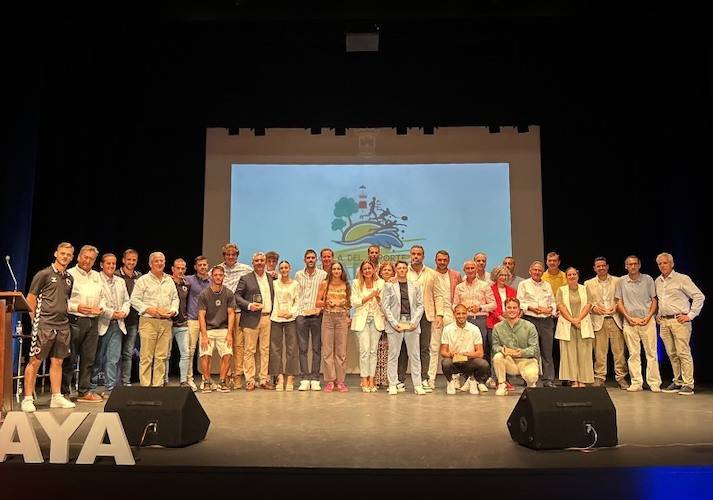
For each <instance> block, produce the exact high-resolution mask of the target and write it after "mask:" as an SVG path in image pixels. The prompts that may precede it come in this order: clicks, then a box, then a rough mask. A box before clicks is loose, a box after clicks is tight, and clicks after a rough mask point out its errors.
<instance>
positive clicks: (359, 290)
mask: <svg viewBox="0 0 713 500" xmlns="http://www.w3.org/2000/svg"><path fill="white" fill-rule="evenodd" d="M383 288H384V280H382V279H381V278H379V277H378V276H377V275H376V269H374V265H373V264H372V263H371V262H370V261H368V260H365V261H364V262H362V263H361V265H360V266H359V270H358V271H357V274H356V278H355V279H354V281H352V294H351V296H352V306H354V315H353V316H352V326H351V328H352V330H353V331H354V332H355V333H356V335H357V338H358V339H359V372H360V374H361V390H362V392H376V390H377V389H376V384H375V382H374V375H375V374H376V350H377V348H378V347H379V339H380V338H381V332H382V331H384V313H383V312H382V310H381V291H382V290H383Z"/></svg>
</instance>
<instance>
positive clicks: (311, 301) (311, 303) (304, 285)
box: [295, 268, 327, 316]
mask: <svg viewBox="0 0 713 500" xmlns="http://www.w3.org/2000/svg"><path fill="white" fill-rule="evenodd" d="M325 279H327V271H324V270H323V269H316V268H315V270H314V273H313V274H311V275H310V274H307V270H306V269H303V270H302V271H297V274H296V275H295V280H296V281H297V283H298V284H299V285H300V296H299V300H298V303H299V313H298V315H299V316H304V312H305V311H307V310H310V309H314V308H315V304H316V302H317V292H318V291H319V284H320V283H321V282H323V281H324V280H325Z"/></svg>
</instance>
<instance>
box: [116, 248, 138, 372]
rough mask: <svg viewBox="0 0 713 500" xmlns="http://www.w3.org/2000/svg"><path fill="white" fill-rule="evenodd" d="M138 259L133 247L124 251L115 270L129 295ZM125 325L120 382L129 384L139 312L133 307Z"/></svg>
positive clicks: (134, 281) (133, 282) (131, 290)
mask: <svg viewBox="0 0 713 500" xmlns="http://www.w3.org/2000/svg"><path fill="white" fill-rule="evenodd" d="M138 260H139V252H137V251H136V250H134V249H133V248H129V249H127V250H125V251H124V256H123V257H122V258H121V263H122V266H121V267H120V268H119V269H118V270H117V271H116V273H114V274H116V276H119V277H121V278H123V279H124V281H125V282H126V291H127V292H129V297H131V293H132V292H133V291H134V284H135V283H136V280H137V279H139V278H140V277H141V273H140V272H139V271H137V270H136V263H137V262H138ZM124 324H125V325H126V335H124V338H123V342H122V344H121V384H122V385H131V365H132V362H133V359H134V348H135V347H136V336H137V335H138V331H139V313H138V312H136V309H134V308H133V307H132V308H130V309H129V315H128V316H127V317H126V319H125V320H124Z"/></svg>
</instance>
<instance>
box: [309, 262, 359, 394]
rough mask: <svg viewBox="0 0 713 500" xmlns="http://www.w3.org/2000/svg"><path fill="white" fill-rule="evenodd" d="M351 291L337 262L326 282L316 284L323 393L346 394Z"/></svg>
mask: <svg viewBox="0 0 713 500" xmlns="http://www.w3.org/2000/svg"><path fill="white" fill-rule="evenodd" d="M350 292H351V290H350V288H349V280H348V279H347V272H346V271H345V270H344V267H343V266H342V264H341V263H340V262H334V263H332V266H331V267H330V273H329V274H328V275H327V279H326V280H325V281H323V282H322V283H321V284H320V285H319V291H318V292H317V304H316V306H317V307H319V308H321V309H322V310H323V311H324V312H323V314H322V361H323V362H324V381H325V382H326V385H325V386H324V392H332V391H333V390H334V389H335V385H336V389H337V390H338V391H339V392H347V391H349V388H348V387H347V385H346V384H345V383H344V377H345V376H346V371H347V331H348V329H349V309H350V308H351V301H350V298H351V293H350Z"/></svg>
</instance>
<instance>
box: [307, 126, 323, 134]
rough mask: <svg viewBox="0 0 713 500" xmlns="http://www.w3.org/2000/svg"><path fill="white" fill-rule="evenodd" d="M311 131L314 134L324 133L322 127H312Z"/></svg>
mask: <svg viewBox="0 0 713 500" xmlns="http://www.w3.org/2000/svg"><path fill="white" fill-rule="evenodd" d="M309 133H310V134H312V135H320V134H321V133H322V127H312V128H310V129H309Z"/></svg>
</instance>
